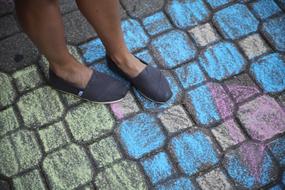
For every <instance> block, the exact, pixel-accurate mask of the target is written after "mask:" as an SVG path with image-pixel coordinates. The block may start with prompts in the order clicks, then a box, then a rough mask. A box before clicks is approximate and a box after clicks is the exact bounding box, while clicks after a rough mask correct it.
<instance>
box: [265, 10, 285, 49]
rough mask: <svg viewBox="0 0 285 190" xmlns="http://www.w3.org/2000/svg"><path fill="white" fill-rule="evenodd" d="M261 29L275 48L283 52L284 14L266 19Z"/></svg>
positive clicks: (284, 47)
mask: <svg viewBox="0 0 285 190" xmlns="http://www.w3.org/2000/svg"><path fill="white" fill-rule="evenodd" d="M261 30H262V31H263V32H264V33H265V35H266V36H267V37H268V39H269V40H270V41H271V43H272V44H273V46H274V47H275V48H276V49H277V50H279V51H282V52H285V35H284V31H285V15H283V16H280V17H276V18H273V19H270V20H268V21H267V22H265V23H264V24H263V26H262V29H261Z"/></svg>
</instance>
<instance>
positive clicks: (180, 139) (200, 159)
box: [170, 131, 219, 175]
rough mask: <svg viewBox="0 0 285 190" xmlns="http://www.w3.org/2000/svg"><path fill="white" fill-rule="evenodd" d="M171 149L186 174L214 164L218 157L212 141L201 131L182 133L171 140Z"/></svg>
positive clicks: (191, 173)
mask: <svg viewBox="0 0 285 190" xmlns="http://www.w3.org/2000/svg"><path fill="white" fill-rule="evenodd" d="M170 144H171V149H172V151H173V152H174V154H175V156H176V158H177V160H178V164H179V166H180V167H181V169H182V170H183V171H184V172H185V173H186V174H187V175H193V174H195V173H197V172H199V171H200V170H201V169H202V168H204V167H210V166H212V165H214V164H216V163H217V162H218V161H219V159H218V157H217V153H216V151H215V150H214V148H213V147H212V142H211V140H210V139H209V137H207V136H206V135H205V134H204V133H203V132H200V131H198V132H195V133H193V134H189V133H183V134H181V135H179V136H177V137H174V138H173V139H172V140H171V143H170Z"/></svg>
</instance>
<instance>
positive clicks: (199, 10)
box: [166, 0, 210, 28]
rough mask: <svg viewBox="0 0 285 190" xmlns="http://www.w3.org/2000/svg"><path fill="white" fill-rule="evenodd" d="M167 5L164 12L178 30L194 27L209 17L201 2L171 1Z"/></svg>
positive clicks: (198, 0) (200, 0) (187, 0)
mask: <svg viewBox="0 0 285 190" xmlns="http://www.w3.org/2000/svg"><path fill="white" fill-rule="evenodd" d="M168 3H169V4H168V5H167V7H166V11H167V13H168V14H169V15H170V17H171V19H172V21H173V22H174V24H175V25H176V26H177V27H179V28H187V27H190V26H195V25H197V24H199V23H201V22H203V21H205V20H207V18H208V17H209V15H210V11H209V10H208V9H207V7H206V6H205V4H204V2H203V1H202V0H195V1H193V0H184V1H180V0H172V1H168Z"/></svg>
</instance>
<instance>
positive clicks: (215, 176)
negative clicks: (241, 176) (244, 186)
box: [197, 168, 234, 190]
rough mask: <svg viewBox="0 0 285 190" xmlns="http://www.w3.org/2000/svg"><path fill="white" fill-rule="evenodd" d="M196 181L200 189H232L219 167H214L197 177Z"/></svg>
mask: <svg viewBox="0 0 285 190" xmlns="http://www.w3.org/2000/svg"><path fill="white" fill-rule="evenodd" d="M197 182H198V184H199V185H200V187H201V189H202V190H209V189H211V190H233V189H234V188H233V187H232V186H231V184H230V183H229V181H228V179H227V177H226V175H225V174H224V173H223V172H222V171H221V170H220V169H219V168H217V169H215V170H212V171H210V172H209V173H206V174H205V175H203V176H201V177H198V178H197Z"/></svg>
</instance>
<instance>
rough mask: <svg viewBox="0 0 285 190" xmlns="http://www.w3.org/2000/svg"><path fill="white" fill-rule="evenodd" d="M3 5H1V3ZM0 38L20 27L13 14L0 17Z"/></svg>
mask: <svg viewBox="0 0 285 190" xmlns="http://www.w3.org/2000/svg"><path fill="white" fill-rule="evenodd" d="M0 6H1V5H0ZM0 26H1V27H0V38H4V37H6V36H8V35H11V34H13V33H15V32H17V31H19V28H18V26H17V23H16V20H15V18H14V17H13V15H7V16H5V17H1V18H0Z"/></svg>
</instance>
